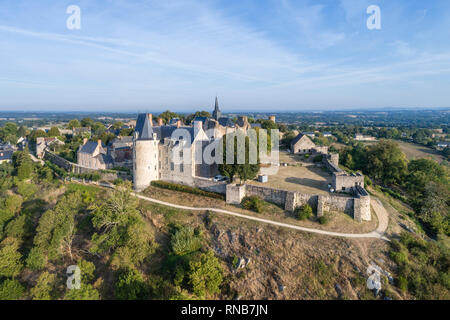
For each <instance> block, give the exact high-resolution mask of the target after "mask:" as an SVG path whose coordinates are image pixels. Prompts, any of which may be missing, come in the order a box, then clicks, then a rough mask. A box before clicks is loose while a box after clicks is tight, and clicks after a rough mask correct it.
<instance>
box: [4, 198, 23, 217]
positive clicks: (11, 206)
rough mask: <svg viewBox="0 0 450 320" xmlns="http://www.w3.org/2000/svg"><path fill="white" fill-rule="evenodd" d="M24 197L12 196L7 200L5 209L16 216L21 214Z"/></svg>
mask: <svg viewBox="0 0 450 320" xmlns="http://www.w3.org/2000/svg"><path fill="white" fill-rule="evenodd" d="M22 203H23V200H22V197H21V196H19V195H17V194H12V195H10V196H8V197H7V198H6V199H5V208H6V210H9V211H11V212H13V213H14V214H17V213H19V211H20V208H21V207H22Z"/></svg>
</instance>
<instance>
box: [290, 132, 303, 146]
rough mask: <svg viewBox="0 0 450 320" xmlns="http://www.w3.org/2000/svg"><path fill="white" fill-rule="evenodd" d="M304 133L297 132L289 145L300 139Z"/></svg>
mask: <svg viewBox="0 0 450 320" xmlns="http://www.w3.org/2000/svg"><path fill="white" fill-rule="evenodd" d="M304 136H305V135H304V134H303V133H299V134H298V135H297V136H296V137H295V138H294V139H293V140H292V141H291V146H292V145H294V144H296V143H297V142H299V141H300V139H301V138H303V137H304Z"/></svg>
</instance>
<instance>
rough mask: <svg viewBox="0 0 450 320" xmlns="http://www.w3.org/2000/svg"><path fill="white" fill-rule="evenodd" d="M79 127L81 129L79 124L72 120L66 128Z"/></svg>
mask: <svg viewBox="0 0 450 320" xmlns="http://www.w3.org/2000/svg"><path fill="white" fill-rule="evenodd" d="M80 127H81V123H80V121H78V120H77V119H72V120H70V121H69V123H68V124H67V128H69V129H73V128H80Z"/></svg>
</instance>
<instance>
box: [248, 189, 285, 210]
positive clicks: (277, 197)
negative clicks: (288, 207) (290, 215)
mask: <svg viewBox="0 0 450 320" xmlns="http://www.w3.org/2000/svg"><path fill="white" fill-rule="evenodd" d="M287 192H288V191H285V190H278V189H272V188H267V187H259V186H255V185H251V184H246V185H245V195H246V196H257V197H258V198H260V199H263V200H265V201H268V202H272V203H276V204H279V205H283V206H284V205H285V203H286V195H287Z"/></svg>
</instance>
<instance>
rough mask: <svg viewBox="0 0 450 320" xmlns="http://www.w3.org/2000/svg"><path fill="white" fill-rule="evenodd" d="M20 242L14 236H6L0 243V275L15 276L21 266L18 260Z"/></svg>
mask: <svg viewBox="0 0 450 320" xmlns="http://www.w3.org/2000/svg"><path fill="white" fill-rule="evenodd" d="M19 246H20V243H19V241H18V240H17V239H15V238H6V239H4V240H3V241H2V242H1V243H0V276H2V277H16V276H17V275H19V273H20V271H21V270H22V268H23V265H22V262H21V261H20V260H21V258H22V255H21V254H20V252H19Z"/></svg>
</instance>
